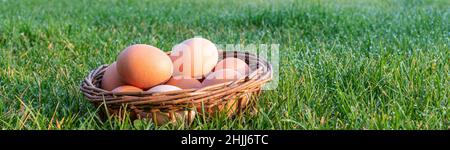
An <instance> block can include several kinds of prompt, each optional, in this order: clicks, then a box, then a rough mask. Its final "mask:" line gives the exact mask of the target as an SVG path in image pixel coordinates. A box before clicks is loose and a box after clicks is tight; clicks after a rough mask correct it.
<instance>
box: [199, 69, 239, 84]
mask: <svg viewBox="0 0 450 150" xmlns="http://www.w3.org/2000/svg"><path fill="white" fill-rule="evenodd" d="M242 77H243V75H242V74H241V73H239V72H237V71H234V70H233V69H222V70H217V71H215V72H212V73H210V74H209V75H208V76H207V77H206V78H205V80H203V82H202V87H206V86H210V85H214V84H220V83H225V82H230V81H236V80H238V79H240V78H242Z"/></svg>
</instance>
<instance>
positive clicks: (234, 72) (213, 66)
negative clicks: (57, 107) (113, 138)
mask: <svg viewBox="0 0 450 150" xmlns="http://www.w3.org/2000/svg"><path fill="white" fill-rule="evenodd" d="M248 73H249V66H248V65H247V64H246V63H245V62H244V61H243V60H241V59H238V58H233V57H229V58H225V59H223V60H221V61H219V52H218V50H217V47H216V45H215V44H214V43H212V42H211V41H209V40H207V39H204V38H192V39H188V40H185V41H183V42H181V43H180V44H177V45H176V46H174V48H173V49H172V51H171V53H170V55H167V54H166V53H165V52H164V51H162V50H160V49H159V48H157V47H154V46H151V45H146V44H135V45H131V46H129V47H127V48H125V49H124V50H123V51H122V52H121V53H120V54H119V56H118V57H117V60H116V62H114V63H112V64H111V65H109V66H108V68H106V70H105V72H104V74H103V77H102V82H101V88H102V89H104V90H108V91H112V92H142V91H148V92H152V93H158V92H169V91H176V90H183V89H199V88H202V87H206V86H210V85H214V84H220V83H225V82H229V81H235V80H238V79H240V78H241V77H243V76H245V75H247V74H248Z"/></svg>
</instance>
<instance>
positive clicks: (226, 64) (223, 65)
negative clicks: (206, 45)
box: [214, 57, 250, 75]
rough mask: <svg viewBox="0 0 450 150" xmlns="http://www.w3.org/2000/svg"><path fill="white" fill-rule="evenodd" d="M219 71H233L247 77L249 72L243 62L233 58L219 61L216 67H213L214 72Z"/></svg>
mask: <svg viewBox="0 0 450 150" xmlns="http://www.w3.org/2000/svg"><path fill="white" fill-rule="evenodd" d="M221 69H233V70H235V71H237V72H239V73H241V74H242V75H247V74H248V73H249V70H250V68H249V67H248V65H247V63H245V61H243V60H241V59H238V58H234V57H229V58H225V59H223V60H221V61H219V63H217V65H216V67H214V70H221Z"/></svg>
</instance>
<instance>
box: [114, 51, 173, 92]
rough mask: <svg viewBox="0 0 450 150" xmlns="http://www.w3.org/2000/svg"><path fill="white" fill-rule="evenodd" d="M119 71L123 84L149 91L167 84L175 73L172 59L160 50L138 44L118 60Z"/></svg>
mask: <svg viewBox="0 0 450 150" xmlns="http://www.w3.org/2000/svg"><path fill="white" fill-rule="evenodd" d="M117 71H118V72H119V74H120V77H121V79H122V81H123V82H125V83H127V84H130V85H133V86H136V87H138V88H141V89H148V88H150V87H153V86H155V85H158V84H161V83H164V82H166V81H167V80H169V79H170V77H171V76H172V72H173V65H172V61H171V60H170V57H169V56H168V55H167V54H165V53H164V52H163V51H161V50H160V49H158V48H156V47H153V46H150V45H145V44H136V45H131V46H129V47H127V48H126V49H125V50H124V51H122V52H121V53H120V55H119V56H118V59H117Z"/></svg>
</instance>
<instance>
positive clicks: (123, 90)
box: [112, 85, 143, 92]
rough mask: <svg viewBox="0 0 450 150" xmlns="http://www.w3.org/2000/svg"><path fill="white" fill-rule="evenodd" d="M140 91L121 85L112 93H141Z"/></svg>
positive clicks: (136, 88)
mask: <svg viewBox="0 0 450 150" xmlns="http://www.w3.org/2000/svg"><path fill="white" fill-rule="evenodd" d="M141 91H143V90H142V89H140V88H138V87H134V86H131V85H122V86H119V87H117V88H115V89H113V90H112V92H141Z"/></svg>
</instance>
